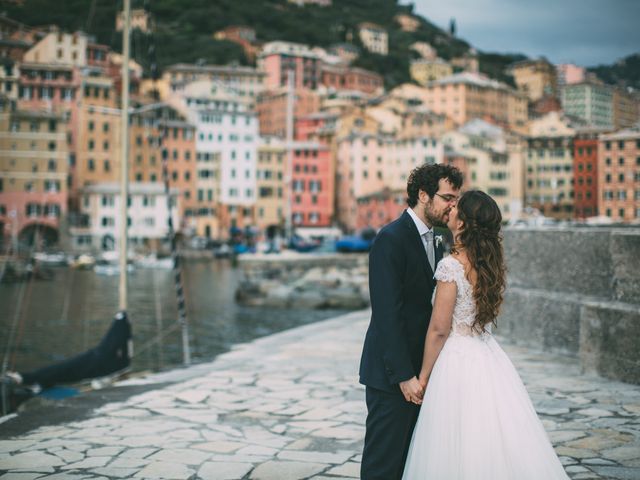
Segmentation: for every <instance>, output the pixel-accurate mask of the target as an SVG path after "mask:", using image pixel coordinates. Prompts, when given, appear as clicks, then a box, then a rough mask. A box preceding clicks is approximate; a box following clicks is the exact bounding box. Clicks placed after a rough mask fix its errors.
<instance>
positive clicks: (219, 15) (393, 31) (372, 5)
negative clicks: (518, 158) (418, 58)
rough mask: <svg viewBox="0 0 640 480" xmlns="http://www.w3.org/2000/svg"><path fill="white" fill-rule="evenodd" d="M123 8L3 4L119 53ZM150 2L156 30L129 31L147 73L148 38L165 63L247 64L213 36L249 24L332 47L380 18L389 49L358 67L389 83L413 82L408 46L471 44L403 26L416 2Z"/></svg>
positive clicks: (260, 34) (432, 29)
mask: <svg viewBox="0 0 640 480" xmlns="http://www.w3.org/2000/svg"><path fill="white" fill-rule="evenodd" d="M142 6H143V4H142V2H136V1H134V2H133V4H132V7H133V8H140V7H142ZM121 8H122V2H121V1H120V2H113V1H111V0H67V1H65V2H61V3H60V4H59V5H58V8H57V9H56V10H55V11H53V12H52V11H51V10H52V9H51V7H50V1H49V0H25V1H24V2H23V3H22V4H21V5H15V4H12V5H8V6H7V8H6V9H5V10H6V12H7V14H8V15H9V17H11V18H14V19H16V20H18V21H21V22H23V23H26V24H27V25H45V24H57V25H59V26H60V27H61V28H62V29H64V30H67V31H74V30H83V31H86V32H87V33H89V34H91V35H94V36H95V37H96V39H97V41H98V42H100V43H104V44H107V45H109V46H111V47H112V48H114V49H115V50H117V51H120V50H121V43H122V40H121V35H120V34H119V33H116V32H115V31H114V25H115V17H116V13H117V11H118V10H119V9H121ZM148 8H149V9H150V11H151V12H152V14H153V17H154V20H155V23H156V31H155V32H154V34H153V36H150V35H145V34H143V33H142V32H139V31H134V32H133V35H132V56H133V57H134V58H135V59H136V61H138V62H139V63H140V64H142V66H143V67H145V70H146V71H147V72H148V69H149V66H150V56H149V47H150V45H151V44H155V46H156V56H157V62H158V64H159V67H160V68H162V67H165V66H167V65H171V64H174V63H178V62H195V61H198V60H202V61H204V62H206V63H208V64H228V63H231V62H236V63H239V64H247V63H248V62H247V59H246V58H245V56H244V53H243V51H242V49H241V48H240V47H239V46H238V45H236V44H234V43H231V42H226V41H218V40H215V39H214V38H213V34H214V33H215V32H216V31H218V30H221V29H223V28H224V27H226V26H229V25H249V26H252V27H253V28H254V29H255V30H256V35H257V39H258V41H260V42H268V41H272V40H285V41H291V42H298V43H306V44H309V45H313V46H316V45H317V46H321V47H329V46H330V45H332V44H334V43H340V42H344V41H346V40H347V39H348V38H350V39H352V41H353V43H355V44H356V45H359V46H360V47H362V45H360V40H359V38H358V36H357V25H358V24H359V23H361V22H373V23H377V24H379V25H381V26H383V27H384V28H386V29H387V31H388V32H389V44H390V47H389V48H390V52H389V55H387V56H382V55H376V54H373V53H369V52H367V51H366V50H365V49H364V48H362V55H361V57H360V58H359V59H358V60H357V61H356V62H355V65H356V66H360V67H362V68H367V69H370V70H373V71H376V72H378V73H380V74H381V75H383V76H384V79H385V85H386V86H387V87H393V86H395V85H398V84H399V83H402V82H407V81H410V78H409V62H410V59H411V57H412V55H413V52H412V51H410V50H409V45H411V44H412V43H413V42H416V41H425V42H429V43H431V44H432V45H434V46H435V47H436V48H437V49H438V53H439V55H440V56H441V57H443V58H445V59H449V58H452V57H454V56H458V55H462V54H464V53H465V52H467V51H468V50H469V48H470V46H469V44H468V43H466V42H464V41H463V40H460V39H457V38H452V37H450V36H449V35H448V34H447V33H445V32H443V31H442V30H441V29H439V28H438V27H436V26H434V25H433V24H431V23H430V22H429V21H427V20H426V19H424V18H422V19H421V26H420V28H419V29H418V31H416V32H412V33H407V32H403V31H402V30H400V28H399V26H398V25H397V24H396V23H395V21H394V20H393V17H394V16H395V15H396V14H398V13H413V6H404V5H399V4H398V3H397V1H396V0H349V1H339V0H337V1H335V2H334V4H333V5H332V6H330V7H319V6H312V5H310V6H306V7H299V6H297V5H295V4H292V3H289V2H287V1H286V0H264V1H262V0H254V1H237V0H217V1H215V2H211V1H209V0H153V1H150V2H148Z"/></svg>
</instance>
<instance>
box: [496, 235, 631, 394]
mask: <svg viewBox="0 0 640 480" xmlns="http://www.w3.org/2000/svg"><path fill="white" fill-rule="evenodd" d="M504 239H505V255H506V259H507V267H508V270H509V271H508V287H507V293H506V295H505V303H504V305H503V308H502V313H501V315H500V317H499V318H498V330H497V331H498V333H499V334H500V335H501V336H504V337H507V338H509V339H510V340H512V341H514V342H516V343H519V344H524V345H528V346H532V347H536V348H542V349H545V350H549V351H553V352H560V353H566V354H571V355H575V356H577V357H579V358H580V361H581V363H582V365H583V367H584V369H585V371H587V372H594V373H598V374H600V375H603V376H605V377H609V378H614V379H618V380H622V381H626V382H631V383H640V229H635V228H634V229H592V228H575V229H557V230H549V229H545V230H507V231H506V232H505V235H504Z"/></svg>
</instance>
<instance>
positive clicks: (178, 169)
mask: <svg viewBox="0 0 640 480" xmlns="http://www.w3.org/2000/svg"><path fill="white" fill-rule="evenodd" d="M165 108H166V107H165ZM165 113H167V115H166V117H167V118H161V119H160V120H159V121H158V128H159V131H160V136H161V138H162V150H161V157H162V158H166V159H167V172H168V174H169V187H170V188H172V189H173V188H176V189H177V190H178V191H179V195H180V197H181V200H180V201H179V202H178V206H179V210H178V213H179V218H180V219H181V220H182V228H184V229H187V230H194V229H195V228H196V222H195V218H194V217H196V216H197V213H198V211H197V209H198V201H197V197H196V175H197V168H196V128H195V126H194V125H191V124H190V123H188V122H186V121H184V120H183V119H182V118H180V117H179V116H178V115H177V112H174V111H173V110H167V111H166V112H165ZM168 117H174V118H168ZM161 180H162V181H164V177H161Z"/></svg>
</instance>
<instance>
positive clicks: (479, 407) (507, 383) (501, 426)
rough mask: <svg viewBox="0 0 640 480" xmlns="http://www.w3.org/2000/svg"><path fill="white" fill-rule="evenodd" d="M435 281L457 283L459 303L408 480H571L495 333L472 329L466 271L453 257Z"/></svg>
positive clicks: (426, 406)
mask: <svg viewBox="0 0 640 480" xmlns="http://www.w3.org/2000/svg"><path fill="white" fill-rule="evenodd" d="M435 277H436V279H437V280H441V281H445V282H455V283H456V286H457V296H456V305H455V308H454V312H453V319H452V328H451V333H450V335H449V338H448V339H447V341H446V342H445V344H444V347H443V348H442V351H441V352H440V355H439V357H438V359H437V360H436V363H435V365H434V367H433V371H432V372H431V377H430V378H429V383H428V385H427V390H426V393H425V396H424V399H423V403H422V407H421V408H420V415H419V417H418V422H417V424H416V427H415V430H414V432H413V438H412V440H411V446H410V447H409V454H408V457H407V462H406V466H405V470H404V475H403V477H402V478H403V480H416V479H425V480H529V479H531V480H540V479H545V480H554V479H568V478H569V477H567V475H566V474H565V472H564V469H563V468H562V465H561V464H560V461H559V460H558V457H557V456H556V454H555V452H554V450H553V447H552V446H551V443H550V442H549V439H548V437H547V434H546V432H545V431H544V427H543V426H542V423H541V422H540V420H539V419H538V416H537V415H536V412H535V410H534V408H533V405H532V404H531V400H530V399H529V395H528V394H527V391H526V390H525V387H524V385H523V383H522V380H520V377H519V376H518V373H517V372H516V370H515V368H514V367H513V364H512V363H511V361H510V360H509V358H508V357H507V355H506V354H505V353H504V351H503V350H502V348H500V346H499V345H498V343H497V342H496V340H495V339H494V338H493V336H492V335H491V333H483V334H478V333H476V332H474V331H473V330H472V329H471V324H472V323H473V320H474V317H475V302H474V300H473V291H472V286H471V284H470V283H469V282H468V281H467V279H466V277H465V274H464V267H463V266H462V264H461V263H460V262H458V260H456V259H455V258H454V257H452V256H448V257H446V258H444V259H442V260H441V261H440V262H439V264H438V267H437V269H436V274H435Z"/></svg>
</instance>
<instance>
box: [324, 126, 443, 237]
mask: <svg viewBox="0 0 640 480" xmlns="http://www.w3.org/2000/svg"><path fill="white" fill-rule="evenodd" d="M443 161H444V146H443V144H442V143H441V142H439V141H438V140H436V139H435V138H427V137H413V138H403V139H398V138H395V137H391V136H383V135H377V134H371V133H357V134H356V133H352V134H350V135H348V136H345V137H342V138H339V139H338V150H337V165H336V204H337V206H336V217H337V220H338V223H339V225H340V227H341V228H343V229H344V230H346V231H348V232H353V231H355V230H357V229H358V226H359V225H361V224H362V222H363V221H365V220H366V219H368V208H369V207H368V205H370V204H374V205H378V206H381V208H383V209H384V212H386V213H385V215H383V217H382V219H383V220H384V219H386V218H389V217H390V216H393V215H394V214H395V213H396V210H395V208H396V207H393V208H391V206H389V205H390V203H389V202H391V203H393V202H394V200H391V201H390V200H389V199H388V198H386V197H387V196H388V195H386V194H385V195H383V196H382V197H380V195H381V192H385V191H389V192H397V191H403V190H404V189H405V188H406V185H407V178H408V176H409V173H410V172H411V170H413V169H414V168H415V167H417V166H419V165H423V164H434V163H443ZM363 212H364V213H363ZM363 219H364V220H363ZM378 220H379V219H378ZM378 220H376V221H378ZM371 226H374V225H371Z"/></svg>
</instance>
